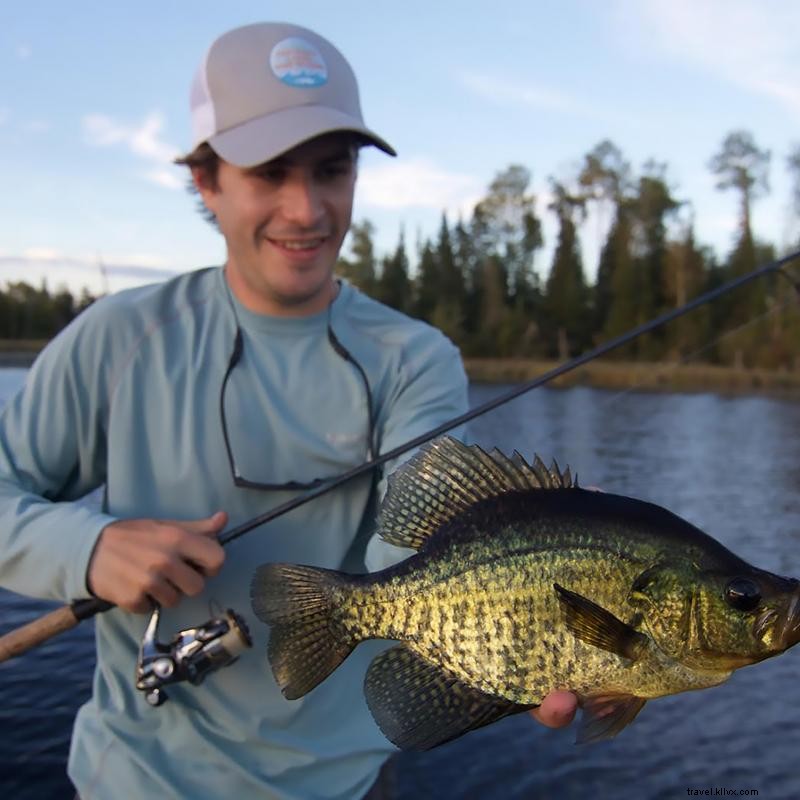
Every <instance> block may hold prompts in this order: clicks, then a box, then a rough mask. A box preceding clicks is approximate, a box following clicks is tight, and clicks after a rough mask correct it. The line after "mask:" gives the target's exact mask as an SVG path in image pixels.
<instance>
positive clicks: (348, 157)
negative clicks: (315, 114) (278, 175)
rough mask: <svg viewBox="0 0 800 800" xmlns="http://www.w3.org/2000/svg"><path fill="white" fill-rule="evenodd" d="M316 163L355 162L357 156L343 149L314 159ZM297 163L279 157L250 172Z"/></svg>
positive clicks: (258, 165) (252, 168) (347, 148)
mask: <svg viewBox="0 0 800 800" xmlns="http://www.w3.org/2000/svg"><path fill="white" fill-rule="evenodd" d="M314 161H315V163H317V164H328V163H330V162H332V161H355V154H354V153H353V152H352V150H351V149H350V148H349V147H342V148H341V150H335V151H333V152H331V153H327V154H325V155H323V156H320V157H319V158H316V159H314ZM297 163H298V162H297V161H295V160H293V159H292V158H291V157H290V156H278V157H277V158H273V159H272V160H271V161H265V162H264V163H263V164H256V166H254V167H250V168H249V170H248V171H258V170H264V169H272V168H274V167H277V168H281V167H292V166H295V164H297Z"/></svg>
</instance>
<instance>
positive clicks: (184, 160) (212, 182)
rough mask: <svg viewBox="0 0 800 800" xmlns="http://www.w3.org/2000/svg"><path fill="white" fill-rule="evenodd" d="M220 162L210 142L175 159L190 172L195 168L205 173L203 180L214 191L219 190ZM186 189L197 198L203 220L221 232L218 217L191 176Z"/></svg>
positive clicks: (203, 143) (202, 143)
mask: <svg viewBox="0 0 800 800" xmlns="http://www.w3.org/2000/svg"><path fill="white" fill-rule="evenodd" d="M219 162H220V157H219V156H218V155H217V153H216V152H215V151H214V149H213V148H212V147H211V145H210V144H209V143H208V142H201V143H200V144H199V145H197V147H195V149H194V150H192V152H191V153H189V154H187V155H185V156H181V157H180V158H176V159H175V163H176V164H180V165H181V166H184V167H189V169H190V170H191V169H192V168H193V167H196V168H197V169H199V170H201V172H202V173H203V180H204V181H206V182H207V183H208V185H209V186H210V187H211V188H212V189H216V188H217V172H218V171H219ZM186 188H187V189H188V191H189V194H193V195H195V196H196V197H197V208H198V211H199V212H200V213H201V214H202V216H203V219H205V220H207V221H208V222H210V223H211V224H212V225H213V226H214V227H215V228H216V229H217V230H219V223H218V222H217V218H216V216H214V213H213V212H212V211H210V210H209V209H208V206H206V204H205V203H204V202H203V198H202V197H200V192H199V191H198V190H197V187H196V186H195V185H194V180H193V179H192V176H191V175H189V180H188V181H187V183H186Z"/></svg>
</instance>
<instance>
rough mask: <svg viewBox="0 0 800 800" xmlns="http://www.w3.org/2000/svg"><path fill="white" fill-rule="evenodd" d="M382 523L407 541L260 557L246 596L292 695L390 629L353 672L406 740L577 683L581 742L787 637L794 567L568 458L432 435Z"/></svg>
mask: <svg viewBox="0 0 800 800" xmlns="http://www.w3.org/2000/svg"><path fill="white" fill-rule="evenodd" d="M379 532H380V535H381V536H382V538H383V539H384V540H386V541H387V542H389V543H390V544H393V545H398V546H401V547H410V548H413V549H415V550H417V553H416V554H415V555H413V556H411V557H410V558H408V559H406V560H405V561H402V562H400V563H399V564H397V565H395V566H393V567H390V568H388V569H386V570H382V571H381V572H377V573H373V574H367V575H346V574H344V573H340V572H336V571H332V570H321V569H318V568H314V567H303V566H296V565H280V564H266V565H262V566H261V567H259V569H258V571H257V573H256V576H255V578H254V581H253V587H252V597H253V607H254V610H255V611H256V613H257V614H258V616H259V617H260V618H261V619H263V620H264V621H265V622H267V623H269V624H270V625H272V626H273V630H272V634H271V636H270V641H269V650H268V655H269V660H270V663H271V665H272V669H273V673H274V675H275V678H276V680H277V681H278V683H279V685H280V686H281V689H282V691H283V693H284V695H285V696H286V697H287V698H288V699H293V698H296V697H301V696H302V695H304V694H305V693H307V692H308V691H310V690H311V689H313V688H314V686H316V685H317V684H318V683H319V682H320V681H322V680H324V679H325V677H326V676H327V675H328V674H330V672H332V671H333V670H334V669H336V667H337V666H338V664H339V663H341V661H342V660H343V659H344V658H346V656H347V654H348V653H349V652H350V651H351V650H352V649H353V647H355V646H357V644H358V643H359V642H360V641H363V640H365V639H371V638H379V639H392V640H395V641H396V642H398V644H397V645H396V646H395V647H393V648H391V649H390V650H388V651H385V652H383V653H381V654H380V655H378V656H377V657H376V658H375V659H374V660H373V662H372V663H371V665H370V667H369V670H368V671H367V675H366V679H365V693H366V696H367V701H368V704H369V707H370V709H371V711H372V713H373V715H374V716H375V719H376V721H377V722H378V724H379V726H380V727H381V728H382V730H383V731H384V733H386V735H387V736H388V737H389V738H390V739H391V740H392V741H393V742H395V744H397V745H398V746H399V747H402V748H418V749H428V748H430V747H434V746H437V745H438V744H441V743H443V742H446V741H449V740H451V739H453V738H455V737H457V736H460V735H462V734H463V733H465V732H467V731H470V730H474V729H476V728H479V727H482V726H483V725H486V724H490V723H492V722H494V721H496V720H499V719H502V718H503V717H504V716H507V715H508V714H513V713H518V712H519V711H523V710H525V709H527V708H530V707H532V706H534V705H537V704H539V703H540V702H541V701H542V700H543V698H544V697H545V696H546V695H547V694H548V693H549V692H551V691H553V690H556V689H564V690H568V691H572V692H575V693H576V694H577V695H578V697H579V699H580V701H581V703H582V706H583V709H584V713H583V719H582V723H581V728H580V731H579V735H578V736H579V740H580V741H593V740H597V739H602V738H607V737H609V736H613V735H616V734H617V733H618V732H619V731H620V730H622V729H623V728H624V727H625V726H626V725H627V724H629V723H630V722H631V721H632V720H633V719H634V718H635V716H636V714H637V713H638V712H639V710H640V709H641V707H642V706H643V705H644V703H645V701H646V700H647V699H649V698H654V697H660V696H663V695H667V694H673V693H676V692H681V691H687V690H690V689H698V688H704V687H707V686H713V685H716V684H718V683H720V682H722V681H724V680H726V679H727V678H728V677H729V675H730V674H731V673H732V671H733V670H735V669H737V668H739V667H741V666H744V665H746V664H751V663H756V662H758V661H760V660H763V659H765V658H769V657H771V656H774V655H777V654H778V653H780V652H783V650H785V649H787V648H788V647H791V646H793V645H794V644H795V643H796V642H797V641H798V640H800V588H799V586H800V585H799V584H798V582H797V581H796V580H795V579H790V578H782V577H780V576H776V575H773V574H771V573H767V572H765V571H763V570H759V569H757V568H756V567H753V566H751V565H749V564H748V563H747V562H745V561H743V560H742V559H740V558H738V557H737V556H735V555H734V554H733V553H731V552H730V551H728V550H727V549H726V548H725V547H723V546H722V545H721V544H720V543H719V542H717V541H716V540H714V539H712V538H711V537H710V536H708V535H707V534H705V533H703V532H702V531H700V530H698V529H697V528H695V527H694V526H692V525H691V524H690V523H688V522H686V521H685V520H682V519H680V518H679V517H677V516H675V515H674V514H671V513H670V512H669V511H667V510H666V509H663V508H660V507H658V506H654V505H652V504H650V503H644V502H642V501H639V500H635V499H633V498H626V497H620V496H616V495H608V494H602V493H597V492H587V491H584V490H582V489H579V488H577V486H576V484H575V481H574V479H573V478H572V476H571V474H570V473H569V471H568V470H565V471H564V472H561V471H560V470H559V469H558V467H557V466H556V465H555V464H554V466H553V467H552V468H550V469H548V468H547V467H546V466H545V465H544V463H543V462H542V461H541V459H539V458H538V457H536V458H535V459H534V461H533V463H532V465H529V464H527V462H526V461H525V460H524V459H523V458H522V457H521V456H520V455H519V454H518V453H516V452H515V453H514V455H513V456H512V457H511V458H509V457H507V456H505V455H503V454H502V453H499V452H498V451H493V452H492V453H490V454H488V453H485V452H484V451H483V450H481V449H480V448H478V447H475V446H473V447H467V446H465V445H463V444H461V443H459V442H456V441H455V440H453V439H450V438H449V437H443V438H442V439H440V440H437V441H436V442H433V443H431V444H430V445H428V446H427V447H425V448H423V449H422V450H421V451H420V452H419V453H418V454H417V455H416V456H414V458H412V459H411V461H410V462H409V464H407V465H406V466H405V467H404V468H402V469H401V470H400V471H398V472H397V473H396V474H395V476H393V479H392V482H391V485H390V489H389V492H388V493H387V497H386V499H385V501H384V504H383V506H382V508H381V512H380V518H379Z"/></svg>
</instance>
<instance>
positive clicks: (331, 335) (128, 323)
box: [0, 24, 574, 800]
mask: <svg viewBox="0 0 800 800" xmlns="http://www.w3.org/2000/svg"><path fill="white" fill-rule="evenodd" d="M191 97H192V117H193V127H194V132H195V143H194V145H195V146H194V148H193V150H192V152H191V153H189V155H187V156H186V157H184V158H183V159H180V162H181V163H184V164H186V165H188V166H189V167H190V170H191V174H192V179H193V181H194V185H195V186H196V188H197V191H198V192H199V194H200V196H201V198H202V201H203V203H204V205H205V208H206V209H207V212H208V213H209V214H210V215H211V216H212V217H213V220H214V221H215V224H216V225H217V226H218V228H219V230H220V232H221V233H222V235H223V237H224V238H225V242H226V247H227V259H226V262H225V266H224V268H222V269H216V268H215V269H206V270H200V271H198V272H193V273H189V274H185V275H181V276H179V277H178V278H176V279H174V280H172V281H170V282H168V283H166V284H163V285H159V286H151V287H144V288H141V289H136V290H132V291H128V292H123V293H120V294H119V295H116V296H114V297H109V298H106V299H104V300H103V301H101V302H98V303H96V304H95V305H94V306H92V307H91V308H90V309H89V310H88V311H87V312H85V313H84V314H83V315H82V316H81V317H80V319H79V320H77V322H76V323H75V324H74V325H72V326H70V327H69V328H68V329H67V330H65V331H64V332H63V333H62V334H61V335H60V336H59V337H58V338H57V339H56V340H55V341H54V342H53V343H52V344H51V345H50V346H49V347H48V348H47V350H46V351H45V352H44V353H43V354H42V356H41V358H40V359H39V360H38V361H37V363H36V365H35V366H34V368H33V369H32V371H31V374H30V376H29V380H28V382H27V384H26V387H25V389H24V390H23V391H22V393H21V394H20V395H19V396H18V397H16V398H15V399H14V400H13V401H12V402H11V403H10V404H9V405H8V406H7V407H6V409H5V410H4V411H3V414H2V417H0V532H1V533H0V537H1V538H2V541H0V545H2V552H3V554H4V555H3V564H2V567H0V581H2V584H3V585H5V586H7V587H8V588H11V589H14V590H16V591H20V592H24V593H26V594H31V595H34V596H40V597H52V598H57V599H60V600H65V601H66V600H72V599H74V598H78V597H86V596H88V595H89V594H90V593H91V594H94V595H96V596H97V597H100V598H103V599H105V600H108V601H110V602H112V603H114V604H115V605H117V606H118V608H116V609H114V610H112V611H110V612H108V613H106V614H103V615H101V616H99V617H98V618H97V669H96V672H95V679H94V689H93V696H92V698H91V700H90V701H89V702H88V703H87V704H86V705H85V706H84V707H83V708H82V709H81V711H80V712H79V714H78V717H77V720H76V724H75V731H74V736H73V743H72V750H71V753H70V764H69V771H70V776H71V778H72V780H73V781H74V783H75V785H76V787H77V789H78V792H79V794H80V795H81V796H82V797H83V798H84V800H89V798H118V797H125V798H135V797H142V798H145V797H146V798H149V797H173V796H175V797H185V798H193V799H194V798H198V799H199V798H206V797H208V798H219V797H223V796H226V795H230V796H236V797H242V798H247V797H259V798H268V797H276V798H277V797H280V798H295V797H296V798H302V797H330V798H358V797H362V796H363V795H364V794H365V792H367V791H368V790H369V788H370V786H371V785H372V784H373V782H374V781H375V778H376V775H377V773H378V771H379V769H380V767H381V764H382V763H383V762H384V760H385V759H386V757H387V756H388V755H389V754H390V753H391V751H392V749H393V748H392V747H391V745H389V744H388V743H387V741H386V740H385V739H384V737H383V736H382V735H381V734H380V732H379V731H378V729H377V728H376V726H375V725H374V723H373V722H372V720H371V717H370V715H369V712H368V710H367V708H366V705H365V701H364V698H363V695H362V692H361V683H362V678H363V674H364V671H365V669H366V666H367V664H368V662H369V660H370V659H371V657H372V656H373V655H374V653H375V646H373V644H365V645H361V646H360V647H359V648H357V650H356V652H355V653H354V654H353V656H351V657H350V658H349V659H348V660H347V662H346V663H345V664H344V665H343V666H342V667H341V668H340V669H338V670H337V671H336V673H335V674H334V675H333V676H331V678H329V679H328V680H327V681H325V682H324V684H323V685H321V686H320V687H318V689H316V690H315V691H314V692H313V693H311V694H310V695H308V696H306V697H304V698H302V699H301V700H297V701H293V702H287V701H286V700H284V698H283V697H282V696H281V695H280V692H279V691H278V689H277V687H276V685H275V682H274V681H273V679H272V676H271V674H270V672H269V667H268V665H267V663H266V658H265V650H266V643H267V637H268V632H267V631H266V630H265V628H264V626H263V625H261V624H259V623H258V621H257V620H256V619H255V618H254V617H253V616H252V614H251V612H250V604H249V597H248V590H249V582H250V578H251V576H252V572H253V568H254V567H255V566H256V565H258V564H260V563H262V562H265V561H288V562H301V563H307V564H314V565H319V566H324V567H330V568H345V569H363V568H364V566H365V565H366V568H368V569H377V568H380V567H382V566H385V565H387V564H388V563H391V561H393V560H396V559H397V558H398V557H400V556H401V555H402V554H401V553H400V552H399V551H395V552H392V548H390V547H389V546H388V545H386V544H384V543H382V542H380V541H379V540H377V539H374V538H373V539H370V538H369V534H370V532H371V531H370V524H371V521H372V519H373V516H374V506H375V501H376V498H377V496H378V495H379V493H380V491H381V489H382V487H380V486H378V485H377V484H375V483H374V482H373V481H372V480H371V479H370V478H362V479H360V480H356V481H352V482H351V483H350V484H348V485H347V486H346V487H344V488H342V489H340V490H338V491H337V492H333V493H330V494H328V495H326V496H325V497H323V498H320V499H318V500H315V501H313V502H311V503H308V504H306V505H304V506H302V507H301V508H300V509H298V510H296V511H294V512H292V513H291V514H289V515H285V516H282V517H280V518H279V519H277V520H275V521H274V522H272V523H270V525H269V526H267V527H265V528H264V529H262V530H260V531H258V532H256V533H252V534H251V535H250V536H248V537H246V538H243V539H240V540H238V541H237V542H236V543H234V544H232V545H231V546H230V547H229V548H227V549H226V550H223V548H222V547H221V546H220V545H219V543H218V542H217V540H216V535H217V534H218V533H219V532H220V531H222V530H223V528H224V527H226V526H227V525H237V524H240V523H242V522H244V521H246V520H248V519H250V518H252V517H254V516H256V515H257V514H259V513H262V512H264V511H265V510H266V509H268V508H269V507H271V506H275V505H277V504H279V503H281V502H283V501H285V500H286V499H288V498H289V497H291V496H294V494H295V493H296V492H297V491H298V490H299V489H302V488H303V487H307V486H308V485H309V484H311V485H313V484H314V483H315V481H317V480H318V479H325V478H331V477H334V476H336V475H338V474H341V473H343V472H345V471H346V470H348V469H349V468H351V467H353V466H355V465H357V464H359V463H362V462H363V461H364V460H365V459H367V458H369V457H370V455H371V454H372V453H373V452H377V451H387V450H389V449H391V448H393V447H396V446H397V445H400V444H402V443H404V442H406V441H408V440H409V439H411V438H413V437H414V436H416V435H418V434H420V433H423V432H425V431H427V430H429V429H431V428H433V427H435V426H436V425H437V424H440V423H441V422H443V421H444V420H447V419H450V418H452V417H454V416H455V415H457V414H459V413H461V412H462V411H463V410H464V408H465V404H466V381H465V378H464V373H463V369H462V366H461V362H460V359H459V357H458V354H457V351H456V350H455V348H454V347H453V346H452V345H451V344H450V343H449V342H448V341H447V340H446V339H445V338H444V337H443V336H442V335H441V334H439V333H438V332H437V331H435V330H434V329H432V328H430V327H428V326H427V325H424V324H422V323H419V322H416V321H413V320H410V319H408V318H407V317H404V316H403V315H401V314H398V313H396V312H394V311H392V310H390V309H387V308H386V307H384V306H381V305H380V304H378V303H375V302H374V301H371V300H369V299H368V298H366V297H365V296H363V295H361V294H360V293H359V292H358V291H356V290H355V289H354V288H353V287H351V286H349V285H347V284H345V283H340V282H338V281H337V280H335V279H334V277H333V266H334V264H335V261H336V258H337V255H338V252H339V249H340V247H341V244H342V241H343V238H344V236H345V234H346V232H347V228H348V226H349V224H350V216H351V210H352V201H353V191H354V186H355V178H356V167H357V157H358V148H359V147H360V146H362V145H365V144H370V145H374V146H377V147H378V148H380V149H382V150H384V151H385V152H387V153H389V154H392V155H393V154H394V151H393V150H392V148H391V147H390V146H389V145H388V144H387V143H386V142H385V141H384V140H383V139H381V138H379V137H378V136H377V135H376V134H374V133H373V132H372V131H371V130H369V129H368V128H367V127H366V126H365V125H364V122H363V119H362V117H361V111H360V107H359V99H358V91H357V87H356V82H355V77H354V75H353V73H352V70H351V69H350V67H349V65H348V64H347V62H346V61H345V60H344V59H343V57H342V56H341V54H339V53H338V51H337V50H336V49H335V48H334V47H333V46H332V45H331V44H330V43H328V42H327V41H325V40H324V39H322V38H321V37H319V36H317V35H316V34H314V33H312V32H311V31H308V30H305V29H302V28H298V27H296V26H292V25H281V24H259V25H250V26H246V27H243V28H238V29H236V30H234V31H231V32H229V33H227V34H225V35H223V36H222V37H220V38H219V39H218V40H217V41H216V42H214V44H213V45H212V46H211V49H210V50H209V52H208V53H207V55H206V57H205V59H204V60H203V63H202V64H201V66H200V69H199V71H198V73H197V75H196V77H195V81H194V84H193V87H192V95H191ZM101 485H105V494H104V500H103V509H102V511H101V512H99V511H96V510H93V509H90V508H88V507H86V506H83V505H76V504H73V503H72V502H70V501H72V500H74V499H76V498H79V497H81V496H83V495H85V494H86V493H87V492H89V491H90V490H92V489H94V488H95V487H97V486H101ZM176 520H177V521H176ZM154 601H155V602H157V603H158V604H160V605H161V606H162V607H164V608H165V609H167V610H166V611H165V612H164V614H163V615H162V619H161V626H162V630H163V631H165V634H164V638H167V636H169V635H171V634H172V632H174V631H178V630H182V629H184V628H188V627H191V626H193V625H196V624H198V623H199V622H201V621H203V620H205V619H207V618H208V616H209V606H210V605H217V606H222V607H232V608H234V609H236V610H237V611H238V612H239V613H240V614H242V615H243V616H244V617H245V619H246V620H247V622H248V623H249V626H250V630H251V632H252V634H253V639H254V648H253V649H252V650H249V651H246V652H245V653H244V654H243V655H242V657H241V658H240V660H239V661H238V662H237V663H236V664H235V665H233V666H231V667H230V668H227V669H223V670H221V671H218V672H215V673H213V674H212V675H211V676H210V677H208V678H207V680H206V681H205V683H203V685H202V686H200V687H193V686H190V685H187V684H179V685H175V686H171V687H170V688H169V698H170V699H169V701H168V702H167V703H166V704H165V705H163V706H161V707H160V708H157V709H156V708H152V707H150V706H149V705H148V704H147V703H146V701H145V699H144V697H143V696H142V694H141V693H139V692H137V690H136V689H135V687H134V679H133V678H134V674H133V673H134V664H135V662H136V658H137V652H138V648H139V643H140V641H141V638H142V635H143V632H144V628H145V625H146V622H147V618H146V617H143V616H141V613H144V612H147V611H149V610H150V609H151V608H152V603H153V602H154ZM131 612H138V613H131ZM547 705H549V707H550V708H549V711H547V710H546V711H545V712H544V717H545V719H544V721H546V722H549V723H551V724H553V723H563V722H566V721H568V719H569V718H570V716H571V714H572V713H573V712H574V700H573V699H572V698H571V696H568V695H567V696H564V695H563V694H562V695H559V696H556V697H555V698H552V699H551V700H549V701H548V704H546V706H543V708H546V707H547Z"/></svg>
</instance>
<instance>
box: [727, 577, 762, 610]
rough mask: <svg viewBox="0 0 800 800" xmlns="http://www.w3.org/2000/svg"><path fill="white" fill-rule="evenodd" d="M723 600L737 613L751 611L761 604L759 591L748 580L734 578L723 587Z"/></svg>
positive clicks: (754, 583) (755, 585)
mask: <svg viewBox="0 0 800 800" xmlns="http://www.w3.org/2000/svg"><path fill="white" fill-rule="evenodd" d="M725 599H726V600H727V601H728V604H729V605H731V606H733V608H735V609H736V610H737V611H752V610H753V609H754V608H755V607H756V606H757V605H758V604H759V603H760V602H761V590H760V589H759V588H758V584H757V583H756V582H755V581H751V580H750V579H749V578H734V579H733V580H732V581H731V582H730V583H729V584H728V585H727V586H726V587H725Z"/></svg>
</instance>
